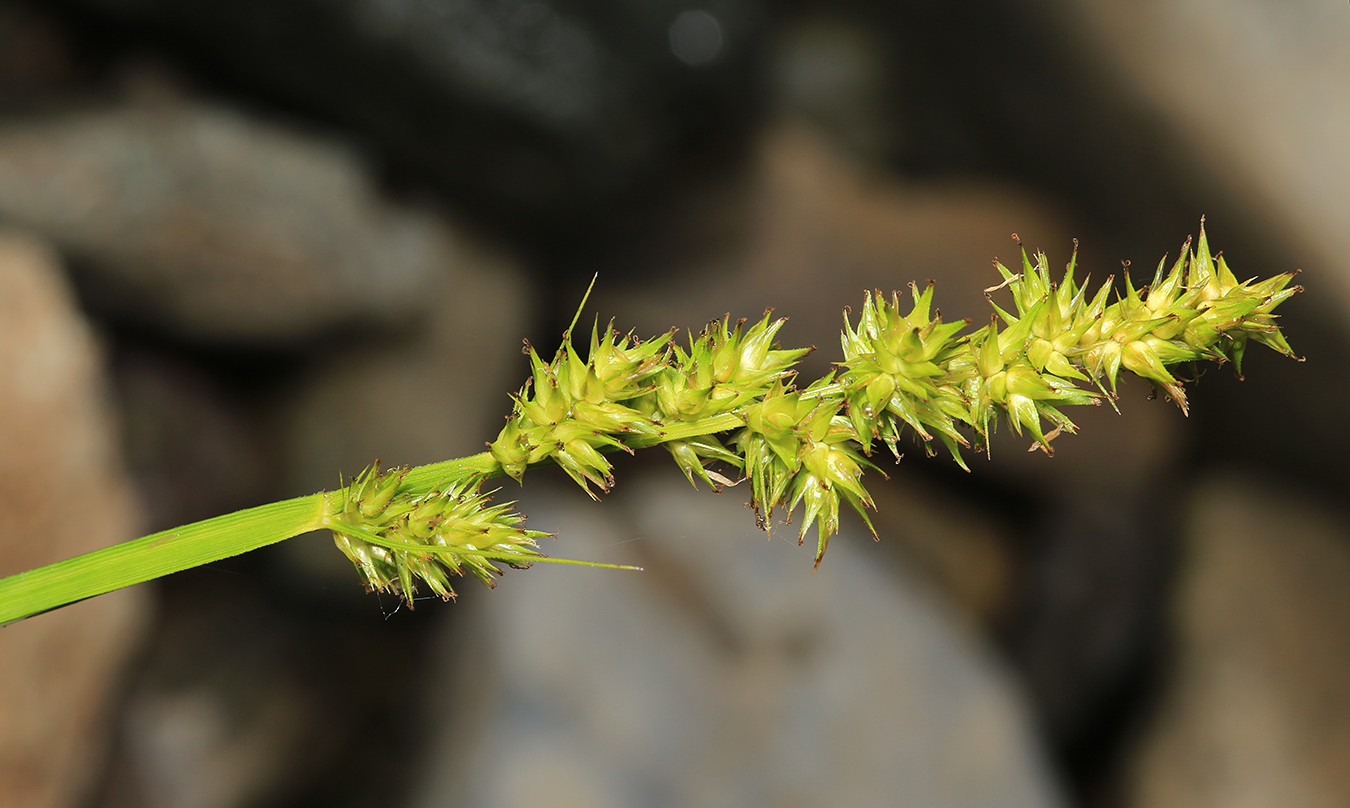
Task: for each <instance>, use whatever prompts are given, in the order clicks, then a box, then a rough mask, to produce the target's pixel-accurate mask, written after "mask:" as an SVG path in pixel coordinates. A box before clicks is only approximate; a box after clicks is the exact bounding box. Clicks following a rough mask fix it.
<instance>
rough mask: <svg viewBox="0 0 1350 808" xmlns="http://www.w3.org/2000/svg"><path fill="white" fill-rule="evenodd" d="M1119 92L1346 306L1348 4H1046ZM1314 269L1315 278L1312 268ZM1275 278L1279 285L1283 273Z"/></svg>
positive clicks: (1349, 288)
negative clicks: (1311, 263)
mask: <svg viewBox="0 0 1350 808" xmlns="http://www.w3.org/2000/svg"><path fill="white" fill-rule="evenodd" d="M1046 5H1047V6H1048V8H1050V9H1052V10H1053V13H1054V14H1055V16H1056V18H1057V19H1058V20H1059V21H1060V23H1061V24H1063V25H1066V26H1072V27H1073V29H1074V32H1075V36H1076V37H1079V38H1083V39H1090V41H1091V42H1093V43H1094V47H1093V52H1094V53H1095V54H1096V55H1097V58H1098V59H1100V60H1101V63H1102V66H1103V67H1104V68H1105V69H1106V70H1107V71H1109V72H1110V74H1111V75H1112V77H1113V78H1115V79H1118V80H1120V81H1122V82H1123V83H1124V84H1125V86H1126V88H1127V91H1128V92H1130V93H1131V94H1133V95H1135V96H1136V97H1137V98H1139V99H1140V100H1141V102H1142V103H1143V105H1145V106H1146V107H1147V108H1148V109H1149V110H1150V111H1151V112H1153V113H1154V114H1157V115H1160V116H1162V117H1165V118H1166V120H1167V121H1168V123H1169V125H1170V126H1171V128H1172V129H1173V131H1174V132H1176V133H1177V134H1178V135H1179V137H1180V138H1181V140H1182V141H1183V142H1184V144H1185V145H1186V146H1187V147H1188V151H1189V155H1188V156H1189V157H1190V158H1191V159H1193V160H1195V161H1196V162H1198V163H1199V165H1198V166H1197V168H1198V169H1199V170H1201V171H1203V172H1205V174H1206V175H1207V176H1208V179H1209V180H1210V182H1211V183H1212V184H1214V185H1215V186H1216V188H1223V189H1226V190H1229V191H1231V192H1232V194H1233V195H1234V197H1235V202H1236V203H1238V204H1240V205H1241V206H1242V207H1243V208H1245V209H1246V211H1247V213H1248V214H1249V215H1251V216H1252V217H1253V218H1254V219H1255V220H1259V221H1262V222H1264V223H1266V227H1267V228H1268V229H1269V230H1271V231H1274V233H1276V234H1278V235H1279V236H1281V237H1284V238H1285V239H1286V241H1288V242H1290V243H1294V244H1298V245H1301V249H1302V252H1303V253H1304V254H1305V255H1307V256H1308V257H1309V258H1314V259H1315V261H1316V263H1317V268H1318V269H1325V270H1326V272H1327V275H1326V276H1325V278H1323V279H1321V280H1320V281H1319V286H1320V287H1321V289H1322V290H1323V294H1332V293H1333V292H1334V294H1335V295H1336V296H1337V298H1338V300H1339V308H1341V309H1344V307H1345V306H1346V305H1347V303H1350V270H1347V268H1346V267H1344V257H1345V255H1346V254H1348V253H1350V231H1347V229H1346V228H1345V226H1344V225H1345V222H1346V221H1347V220H1350V152H1348V151H1347V150H1346V148H1345V133H1346V132H1347V131H1350V93H1347V92H1346V75H1348V74H1350V51H1348V50H1347V49H1346V47H1345V41H1346V37H1347V36H1350V17H1347V15H1346V13H1345V8H1344V7H1343V6H1341V5H1340V4H1335V3H1321V2H1314V1H1313V0H1297V1H1296V2H1287V3H1280V4H1265V3H1225V2H1220V1H1219V0H1146V1H1145V2H1135V1H1133V0H1131V1H1130V2H1124V1H1123V0H1115V1H1114V2H1099V0H1049V2H1048V3H1047V4H1046ZM1308 268H1309V269H1311V268H1312V267H1308ZM1279 271H1283V268H1281V269H1280V270H1279Z"/></svg>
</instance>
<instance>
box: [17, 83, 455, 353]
mask: <svg viewBox="0 0 1350 808" xmlns="http://www.w3.org/2000/svg"><path fill="white" fill-rule="evenodd" d="M0 217H3V218H4V219H8V220H10V221H12V222H17V223H20V224H22V225H24V226H26V227H27V228H29V229H31V230H33V231H35V232H38V233H41V234H42V235H44V236H46V237H47V238H49V239H51V240H52V241H53V242H55V243H56V244H57V245H58V246H60V247H61V248H62V249H64V250H67V251H69V252H71V253H73V254H75V255H76V256H78V257H79V258H80V267H81V269H82V270H84V276H85V277H84V281H85V285H86V297H87V298H89V299H90V300H91V301H92V302H93V304H94V305H96V306H98V307H99V308H101V309H103V310H106V311H110V312H112V313H113V314H114V315H115V316H117V317H119V318H121V319H124V320H127V321H130V322H132V323H134V324H138V325H142V326H143V325H150V326H152V327H159V328H165V327H167V328H169V329H172V330H176V331H179V332H183V333H187V334H191V335H193V336H196V337H198V338H205V339H208V340H215V341H263V340H277V339H282V340H284V339H294V338H301V337H306V336H312V335H313V334H314V333H315V332H316V331H321V330H325V329H331V328H333V327H335V326H336V325H339V324H343V323H348V322H352V321H358V322H359V321H365V322H370V321H375V322H384V323H388V322H393V321H397V320H399V319H401V318H405V317H407V316H409V315H410V314H412V313H415V312H417V311H419V310H420V309H421V305H420V304H421V301H422V299H423V295H424V293H425V291H426V289H427V284H428V283H429V281H430V279H431V277H432V276H433V275H434V274H435V273H436V272H437V271H439V270H441V269H442V268H443V267H444V266H445V265H446V263H447V262H448V260H449V258H448V255H447V245H446V243H445V240H444V236H443V233H442V232H441V226H440V224H439V222H438V220H437V219H436V218H435V217H434V216H432V215H431V214H429V213H427V212H425V211H419V210H415V209H410V208H404V207H400V206H397V205H394V204H392V203H390V202H388V201H387V200H385V199H384V198H382V197H381V196H380V194H379V192H378V190H377V189H376V188H375V186H374V184H373V182H372V179H371V177H370V175H369V174H368V172H367V171H366V169H365V168H364V167H363V165H362V164H361V163H360V162H359V161H358V160H357V158H356V157H355V155H354V154H353V153H352V152H351V151H350V150H349V149H347V148H345V147H344V146H343V145H341V144H340V143H337V142H335V141H332V140H329V139H326V138H323V137H320V136H316V135H313V134H307V133H302V132H298V131H295V130H290V129H286V128H284V127H282V126H280V125H277V124H275V123H269V122H265V121H263V120H261V119H255V118H247V117H244V116H242V115H241V114H239V113H237V112H235V111H232V110H229V109H227V108H223V107H218V106H211V105H208V104H204V103H197V102H188V101H183V100H181V99H178V98H176V97H174V98H169V99H167V100H166V99H158V100H154V101H143V102H139V103H134V104H131V105H129V106H124V107H121V108H114V109H109V110H100V111H87V112H78V113H70V114H66V115H60V116H46V117H38V118H29V119H25V120H13V121H8V122H5V123H4V124H3V125H2V126H0Z"/></svg>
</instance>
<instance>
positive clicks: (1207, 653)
mask: <svg viewBox="0 0 1350 808" xmlns="http://www.w3.org/2000/svg"><path fill="white" fill-rule="evenodd" d="M1186 510H1187V513H1186V516H1185V521H1184V532H1185V541H1184V544H1183V552H1184V561H1183V565H1182V569H1181V574H1180V577H1179V579H1178V581H1177V590H1176V596H1175V607H1174V610H1173V614H1172V622H1173V636H1172V638H1171V642H1172V645H1173V659H1172V662H1171V664H1170V666H1169V671H1168V676H1167V686H1166V691H1165V693H1164V695H1163V698H1162V701H1161V703H1160V704H1159V707H1158V711H1157V714H1156V715H1155V716H1154V717H1153V719H1152V721H1151V722H1150V725H1149V726H1148V728H1147V731H1146V732H1145V733H1144V735H1143V738H1142V742H1141V744H1140V747H1139V749H1138V753H1137V755H1136V758H1135V760H1134V765H1133V767H1132V769H1131V771H1130V774H1131V778H1130V782H1129V789H1128V791H1129V792H1130V799H1129V801H1128V802H1127V803H1125V804H1128V805H1137V806H1149V808H1171V807H1172V806H1186V808H1208V806H1216V807H1217V806H1223V807H1224V808H1246V806H1253V808H1254V807H1255V806H1266V805H1297V806H1303V807H1305V808H1317V807H1318V806H1327V808H1330V807H1331V806H1336V805H1344V804H1345V799H1346V795H1347V794H1350V766H1347V763H1350V680H1347V678H1346V675H1345V673H1346V670H1347V668H1350V589H1348V588H1347V586H1346V582H1347V581H1350V534H1348V533H1347V530H1346V527H1345V515H1344V514H1343V513H1341V512H1340V511H1339V509H1331V508H1328V507H1326V506H1325V505H1322V504H1319V503H1317V502H1315V501H1312V500H1309V499H1307V498H1306V497H1303V496H1300V495H1298V494H1297V493H1295V492H1293V491H1290V490H1288V489H1286V488H1284V487H1282V486H1281V484H1280V483H1278V482H1275V481H1272V480H1271V479H1270V478H1268V477H1264V476H1261V475H1257V474H1251V473H1239V472H1229V473H1225V474H1210V475H1209V476H1208V477H1207V478H1205V479H1204V480H1203V481H1202V482H1201V483H1200V484H1199V485H1198V486H1197V488H1196V490H1195V491H1194V492H1193V494H1192V495H1191V496H1190V497H1189V499H1188V503H1187V508H1186Z"/></svg>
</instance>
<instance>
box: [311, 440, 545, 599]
mask: <svg viewBox="0 0 1350 808" xmlns="http://www.w3.org/2000/svg"><path fill="white" fill-rule="evenodd" d="M407 474H408V469H406V468H402V469H391V470H389V471H385V472H381V471H380V466H379V463H376V464H374V465H373V466H371V467H369V468H367V469H366V470H365V471H364V472H362V473H361V475H360V476H358V477H357V478H356V480H355V481H353V482H352V484H351V485H349V486H347V487H345V488H343V489H341V490H339V491H336V492H333V493H332V494H329V495H328V498H329V499H328V517H327V518H326V519H325V522H324V524H325V526H326V527H328V528H329V529H330V530H332V532H333V541H334V542H335V543H336V544H337V547H338V549H339V550H341V551H342V553H343V555H345V556H347V558H348V559H350V560H351V561H352V563H353V564H355V565H356V569H357V571H358V572H359V573H360V575H361V578H362V580H363V581H364V582H365V585H366V589H368V590H371V591H376V592H390V593H393V594H395V595H399V596H401V597H402V598H403V599H404V600H405V601H407V603H408V607H409V608H412V605H413V596H414V594H415V593H416V591H417V587H418V585H419V584H422V585H425V586H426V587H427V588H428V589H430V590H431V591H432V592H433V593H434V594H436V595H439V596H440V597H441V598H442V599H446V600H449V599H451V598H453V597H454V596H455V590H454V589H453V588H452V587H451V586H450V581H449V577H450V576H452V575H453V576H458V575H464V574H466V573H467V574H470V575H473V576H474V577H475V578H477V579H478V580H480V581H482V582H483V583H484V584H486V585H487V586H489V587H492V586H495V585H496V581H495V580H494V578H495V576H498V575H501V570H500V569H498V568H497V567H496V566H494V565H493V563H492V562H493V561H497V562H502V563H505V564H507V565H508V566H510V567H513V568H516V569H524V568H526V567H528V566H530V562H532V561H537V560H543V556H542V555H541V554H540V553H539V550H538V546H539V545H538V541H537V540H538V539H540V538H543V537H545V536H547V535H549V534H547V533H540V532H539V531H535V530H525V529H524V528H523V527H522V526H521V525H522V524H523V523H524V521H525V520H524V517H522V516H520V515H519V514H517V513H513V512H512V511H511V510H510V503H507V504H503V505H489V504H488V495H487V494H485V493H482V492H481V491H480V490H479V489H480V488H481V486H482V479H481V478H477V477H475V478H472V479H469V480H461V481H457V482H448V483H446V484H444V485H442V486H438V487H436V488H434V489H432V490H430V491H425V492H421V493H418V492H415V491H412V490H409V489H408V488H407V487H406V486H404V484H403V482H404V478H405V477H406V475H407Z"/></svg>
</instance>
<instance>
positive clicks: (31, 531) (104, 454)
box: [0, 234, 146, 808]
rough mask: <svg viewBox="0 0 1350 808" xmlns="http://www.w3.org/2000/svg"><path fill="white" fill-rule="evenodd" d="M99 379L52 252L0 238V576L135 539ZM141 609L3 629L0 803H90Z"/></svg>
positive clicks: (140, 598)
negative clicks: (116, 691)
mask: <svg viewBox="0 0 1350 808" xmlns="http://www.w3.org/2000/svg"><path fill="white" fill-rule="evenodd" d="M102 384H103V383H102V379H101V370H100V366H99V357H98V351H97V350H96V346H95V344H94V340H93V337H92V335H91V334H90V332H89V329H88V326H87V325H86V324H85V323H84V321H83V320H82V319H81V318H80V316H79V315H78V313H77V312H76V311H75V309H74V306H73V303H72V300H71V297H70V293H69V290H68V289H67V288H66V287H65V284H64V282H63V281H62V278H61V275H60V270H59V269H58V267H57V266H56V263H55V261H54V259H53V257H52V255H51V254H50V253H49V252H48V251H47V250H46V249H44V248H43V247H41V246H40V245H39V244H37V243H35V242H34V241H31V240H29V239H26V238H22V237H19V236H17V235H14V234H0V575H9V574H12V573H16V572H22V571H23V570H26V569H29V568H32V567H35V566H39V565H42V564H47V563H51V562H54V561H60V560H62V559H65V558H69V557H71V556H74V555H77V554H79V553H83V552H87V551H90V550H94V549H97V548H99V547H103V546H106V545H109V544H112V543H114V542H117V541H121V540H125V539H129V538H132V537H134V536H135V534H136V532H137V526H138V522H139V519H138V516H137V507H136V504H135V501H134V499H133V496H132V493H131V490H130V489H129V487H128V483H127V481H126V479H125V477H124V475H123V473H122V471H121V469H120V467H119V459H118V453H117V450H116V437H115V430H114V427H113V423H112V419H111V417H110V413H109V410H108V405H107V400H106V398H105V394H104V390H103V386H102ZM145 611H146V603H145V600H144V595H143V593H141V592H138V591H123V592H120V593H115V594H112V595H106V596H103V597H100V598H98V599H96V600H91V601H87V602H84V603H79V604H76V605H74V606H70V607H68V608H65V609H61V610H59V611H56V612H52V613H49V614H45V615H40V616H38V617H35V618H31V619H29V620H26V621H23V622H20V623H17V624H14V625H11V626H8V627H6V628H3V629H0V804H3V805H6V806H15V807H16V808H19V807H23V808H27V806H34V807H36V806H43V808H46V807H48V806H66V805H76V804H81V799H82V797H84V796H85V794H86V791H87V789H88V788H89V786H90V785H91V780H92V778H93V777H95V776H96V775H97V774H98V771H99V761H100V759H101V756H102V754H103V752H104V744H105V740H104V738H105V732H104V724H105V721H106V719H107V713H108V708H109V700H110V698H111V696H112V694H113V692H114V691H113V688H114V686H115V684H116V683H117V678H118V676H119V674H120V672H121V669H122V667H123V664H124V662H125V661H126V659H127V657H128V654H129V652H130V651H131V650H133V648H134V647H135V644H136V640H137V636H138V633H139V629H140V627H141V624H142V623H143V621H144V618H145Z"/></svg>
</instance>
